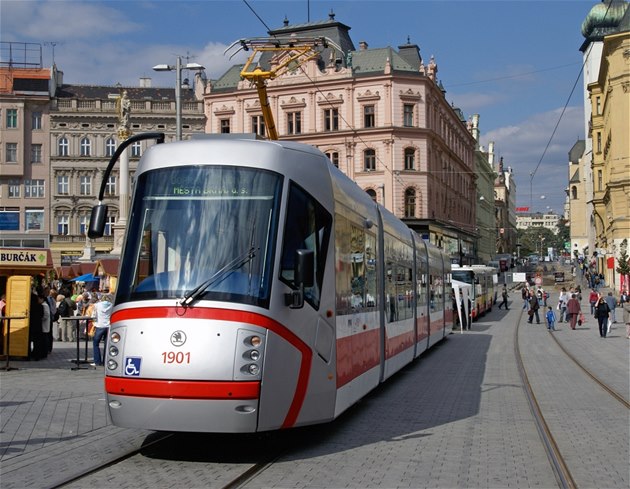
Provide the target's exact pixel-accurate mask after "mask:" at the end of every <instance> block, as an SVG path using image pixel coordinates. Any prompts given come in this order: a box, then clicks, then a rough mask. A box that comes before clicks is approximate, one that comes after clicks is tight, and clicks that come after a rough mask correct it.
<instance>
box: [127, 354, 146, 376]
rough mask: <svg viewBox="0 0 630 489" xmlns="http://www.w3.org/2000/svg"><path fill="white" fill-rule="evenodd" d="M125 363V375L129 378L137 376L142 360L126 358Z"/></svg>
mask: <svg viewBox="0 0 630 489" xmlns="http://www.w3.org/2000/svg"><path fill="white" fill-rule="evenodd" d="M125 361H126V362H127V363H126V365H125V375H128V376H131V377H137V376H139V375H140V364H141V363H142V359H141V358H140V357H127V358H126V359H125Z"/></svg>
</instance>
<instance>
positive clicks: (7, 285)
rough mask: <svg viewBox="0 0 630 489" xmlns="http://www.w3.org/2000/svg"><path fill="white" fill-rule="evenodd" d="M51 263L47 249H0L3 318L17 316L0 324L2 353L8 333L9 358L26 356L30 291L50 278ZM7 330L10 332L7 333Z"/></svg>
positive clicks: (4, 349)
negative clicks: (4, 316) (4, 304)
mask: <svg viewBox="0 0 630 489" xmlns="http://www.w3.org/2000/svg"><path fill="white" fill-rule="evenodd" d="M53 275H54V270H53V261H52V255H51V253H50V250H49V249H47V248H0V295H5V296H6V308H5V315H6V316H8V317H16V318H17V317H19V318H20V319H12V320H11V321H10V324H9V320H4V321H2V327H1V332H2V338H1V339H0V344H1V345H2V351H3V352H6V351H7V346H6V345H7V343H6V342H7V337H8V334H9V331H10V335H11V339H10V352H9V353H10V355H11V356H16V357H26V356H27V355H28V341H29V337H28V315H29V312H30V311H29V308H30V300H31V289H32V287H33V286H34V285H37V284H39V283H44V282H48V281H50V280H51V279H52V278H53ZM9 328H10V330H9Z"/></svg>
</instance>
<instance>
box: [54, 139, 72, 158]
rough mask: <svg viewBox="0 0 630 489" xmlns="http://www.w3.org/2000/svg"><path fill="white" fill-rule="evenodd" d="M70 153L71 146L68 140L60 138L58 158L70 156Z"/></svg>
mask: <svg viewBox="0 0 630 489" xmlns="http://www.w3.org/2000/svg"><path fill="white" fill-rule="evenodd" d="M69 153H70V144H69V143H68V138H66V137H60V138H59V142H58V144H57V156H68V154H69Z"/></svg>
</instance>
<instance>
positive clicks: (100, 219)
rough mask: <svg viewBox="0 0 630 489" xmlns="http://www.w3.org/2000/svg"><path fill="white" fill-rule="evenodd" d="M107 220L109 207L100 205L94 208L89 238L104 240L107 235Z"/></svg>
mask: <svg viewBox="0 0 630 489" xmlns="http://www.w3.org/2000/svg"><path fill="white" fill-rule="evenodd" d="M106 220H107V205H106V204H98V205H95V206H94V207H92V215H91V216H90V227H89V228H88V237H89V238H90V239H94V238H102V237H103V234H104V233H105V221H106Z"/></svg>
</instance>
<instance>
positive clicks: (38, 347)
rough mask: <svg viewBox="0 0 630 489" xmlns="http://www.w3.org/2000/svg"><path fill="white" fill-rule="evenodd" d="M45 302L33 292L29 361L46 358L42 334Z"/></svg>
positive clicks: (29, 317) (29, 318)
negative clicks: (43, 305) (43, 303)
mask: <svg viewBox="0 0 630 489" xmlns="http://www.w3.org/2000/svg"><path fill="white" fill-rule="evenodd" d="M42 302H43V300H40V297H39V294H37V293H36V292H35V291H33V292H31V305H30V311H29V314H28V339H29V341H28V343H29V348H28V358H29V360H41V359H42V358H46V354H47V349H46V345H45V343H44V334H43V332H42V320H43V317H44V308H43V307H42Z"/></svg>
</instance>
